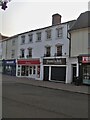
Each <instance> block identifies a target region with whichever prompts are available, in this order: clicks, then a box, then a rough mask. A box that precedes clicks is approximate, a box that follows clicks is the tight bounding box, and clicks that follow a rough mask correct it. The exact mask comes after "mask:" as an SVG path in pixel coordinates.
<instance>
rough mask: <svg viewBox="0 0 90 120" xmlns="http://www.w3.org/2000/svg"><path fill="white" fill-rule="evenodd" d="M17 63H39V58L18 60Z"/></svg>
mask: <svg viewBox="0 0 90 120" xmlns="http://www.w3.org/2000/svg"><path fill="white" fill-rule="evenodd" d="M17 64H21V65H37V64H40V60H18V61H17Z"/></svg>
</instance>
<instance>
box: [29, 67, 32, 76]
mask: <svg viewBox="0 0 90 120" xmlns="http://www.w3.org/2000/svg"><path fill="white" fill-rule="evenodd" d="M29 71H30V75H31V74H32V67H31V66H30V68H29Z"/></svg>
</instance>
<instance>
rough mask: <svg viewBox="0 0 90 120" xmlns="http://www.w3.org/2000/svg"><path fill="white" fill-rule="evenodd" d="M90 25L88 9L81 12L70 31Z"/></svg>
mask: <svg viewBox="0 0 90 120" xmlns="http://www.w3.org/2000/svg"><path fill="white" fill-rule="evenodd" d="M88 27H90V11H86V12H84V13H81V14H80V16H79V17H78V18H77V20H76V22H75V23H74V25H73V26H72V27H71V29H70V31H72V30H77V29H82V28H88Z"/></svg>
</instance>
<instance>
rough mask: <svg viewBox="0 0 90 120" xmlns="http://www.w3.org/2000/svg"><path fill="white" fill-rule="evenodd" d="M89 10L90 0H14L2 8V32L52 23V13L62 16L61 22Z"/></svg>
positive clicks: (16, 32) (0, 19)
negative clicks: (89, 3) (4, 8)
mask: <svg viewBox="0 0 90 120" xmlns="http://www.w3.org/2000/svg"><path fill="white" fill-rule="evenodd" d="M87 10H88V0H75V1H74V0H72V2H71V1H70V0H69V1H68V0H67V2H65V0H63V2H62V0H53V1H52V0H12V1H11V2H10V3H8V8H7V9H6V10H5V11H3V10H1V9H0V32H1V33H2V34H4V35H7V36H12V35H16V34H18V33H22V32H26V31H29V30H34V29H38V28H43V27H47V26H50V25H52V15H53V14H55V13H58V14H60V15H61V16H62V19H61V22H62V23H63V22H67V21H70V20H73V19H77V18H78V17H79V15H80V14H81V13H82V12H85V11H87Z"/></svg>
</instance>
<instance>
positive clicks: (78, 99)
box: [2, 77, 88, 118]
mask: <svg viewBox="0 0 90 120" xmlns="http://www.w3.org/2000/svg"><path fill="white" fill-rule="evenodd" d="M2 91H3V92H2V96H3V97H2V115H3V118H88V95H86V94H79V93H72V92H67V91H61V90H55V89H49V88H43V87H37V86H33V85H28V84H27V85H26V84H22V83H17V82H16V81H12V80H10V79H9V80H4V77H3V86H2Z"/></svg>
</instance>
